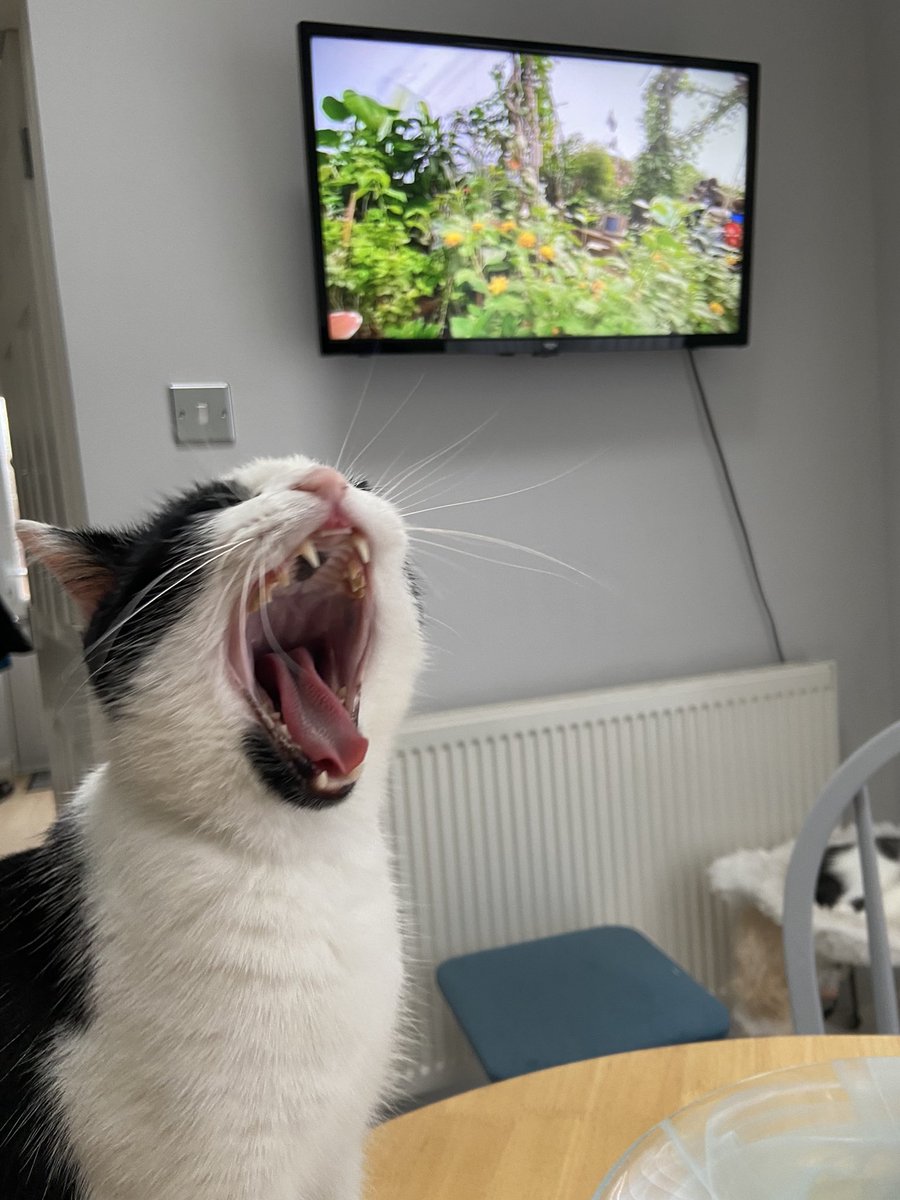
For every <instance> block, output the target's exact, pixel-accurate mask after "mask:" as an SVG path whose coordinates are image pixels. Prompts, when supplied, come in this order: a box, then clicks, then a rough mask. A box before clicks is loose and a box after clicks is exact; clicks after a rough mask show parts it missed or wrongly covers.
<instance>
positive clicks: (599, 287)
mask: <svg viewBox="0 0 900 1200" xmlns="http://www.w3.org/2000/svg"><path fill="white" fill-rule="evenodd" d="M605 287H606V284H605V283H604V282H603V280H602V279H595V280H594V282H593V283H592V284H591V291H592V292H593V293H594V295H595V296H599V295H600V293H601V292H602V291H603V289H604V288H605Z"/></svg>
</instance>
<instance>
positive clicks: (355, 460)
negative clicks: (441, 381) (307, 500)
mask: <svg viewBox="0 0 900 1200" xmlns="http://www.w3.org/2000/svg"><path fill="white" fill-rule="evenodd" d="M424 380H425V372H424V371H423V372H422V374H421V375H420V376H419V378H418V379H417V380H416V382H415V383H414V384H413V386H412V387H411V388H410V390H409V392H408V393H407V395H406V398H405V399H404V400H402V401H401V403H400V404H399V405H398V406H397V408H395V409H394V411H393V413H391V415H390V416H389V417H388V419H387V420H386V421H385V423H384V424H383V425H382V426H381V428H380V429H379V430H378V432H377V433H376V434H375V436H374V437H371V438H369V440H368V441H367V442H366V444H365V445H364V446H363V448H362V450H360V452H359V453H358V454H355V455H354V456H353V458H352V459H351V461H350V464H349V466H348V467H347V469H346V471H345V472H344V474H345V475H350V474H351V473H352V471H353V468H354V467H355V466H356V464H357V463H358V462H359V460H360V459H361V458H362V456H363V455H364V454H365V452H366V451H367V450H368V449H370V447H372V446H373V445H374V444H375V443H376V442H377V441H378V439H379V438H380V437H381V435H382V434H383V433H384V431H385V430H386V429H387V428H388V427H389V425H390V424H391V422H392V421H394V420H395V419H396V418H397V417H399V415H400V414H401V413H402V412H403V410H404V408H406V406H407V404H409V402H410V400H412V398H413V396H414V395H415V394H416V392H417V391H418V390H419V388H420V387H421V386H422V384H423V382H424Z"/></svg>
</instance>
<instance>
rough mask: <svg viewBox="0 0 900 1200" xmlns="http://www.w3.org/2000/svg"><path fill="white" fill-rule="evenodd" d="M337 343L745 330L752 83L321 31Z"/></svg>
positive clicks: (323, 165) (325, 205)
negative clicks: (743, 275)
mask: <svg viewBox="0 0 900 1200" xmlns="http://www.w3.org/2000/svg"><path fill="white" fill-rule="evenodd" d="M312 66H313V92H314V103H315V114H316V116H315V124H316V140H317V165H318V181H319V199H320V205H321V220H322V237H323V243H324V246H323V249H324V257H325V276H326V278H325V286H326V292H327V301H328V334H329V337H330V338H331V339H333V340H342V339H349V338H356V339H360V338H365V339H373V338H374V339H385V338H387V339H395V338H401V339H419V338H454V339H461V338H501V339H511V338H542V339H555V338H563V337H609V336H613V337H615V336H629V335H633V336H668V335H671V334H716V333H721V334H728V333H735V332H737V331H738V329H739V324H740V322H739V316H740V295H741V272H742V262H743V240H744V239H743V235H744V190H745V186H746V166H747V164H746V151H747V127H748V111H747V104H748V80H747V77H746V76H743V75H735V74H732V73H730V72H722V71H701V70H694V69H685V68H682V67H673V66H656V65H652V64H649V65H648V64H644V63H641V64H636V63H621V62H609V61H600V60H597V59H582V58H574V57H573V58H570V57H556V56H553V57H550V56H538V55H531V54H523V53H505V52H503V51H497V50H494V51H491V50H471V49H464V48H459V47H451V46H421V45H416V44H411V43H397V42H373V41H368V40H348V39H343V38H342V39H337V38H332V37H328V38H320V37H316V38H314V39H313V41H312Z"/></svg>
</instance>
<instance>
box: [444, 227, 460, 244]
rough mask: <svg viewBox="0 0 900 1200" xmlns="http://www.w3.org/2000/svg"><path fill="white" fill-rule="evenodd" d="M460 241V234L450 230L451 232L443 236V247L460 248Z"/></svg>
mask: <svg viewBox="0 0 900 1200" xmlns="http://www.w3.org/2000/svg"><path fill="white" fill-rule="evenodd" d="M462 240H463V235H462V234H461V233H457V232H456V231H455V230H452V229H451V231H450V232H449V233H445V234H444V245H445V246H461V245H462Z"/></svg>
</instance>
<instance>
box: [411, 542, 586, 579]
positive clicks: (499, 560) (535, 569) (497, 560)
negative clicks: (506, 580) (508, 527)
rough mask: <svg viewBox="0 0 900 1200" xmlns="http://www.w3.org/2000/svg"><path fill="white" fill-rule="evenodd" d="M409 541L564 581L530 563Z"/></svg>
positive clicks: (460, 548)
mask: <svg viewBox="0 0 900 1200" xmlns="http://www.w3.org/2000/svg"><path fill="white" fill-rule="evenodd" d="M410 541H411V542H413V543H415V545H417V546H434V547H435V548H436V549H438V550H448V551H449V552H450V553H451V554H462V555H464V556H465V557H466V558H476V559H478V561H479V562H487V563H494V564H495V565H496V566H498V567H512V568H513V570H516V571H531V572H532V574H534V575H552V576H553V578H554V579H566V578H567V576H565V575H561V574H560V572H559V571H549V570H548V569H547V568H546V567H533V566H531V565H530V563H516V562H510V561H509V560H508V559H505V558H491V557H490V555H488V554H477V553H476V552H475V551H474V550H463V549H462V547H461V546H445V545H444V544H443V543H442V542H430V541H428V539H427V538H419V537H411V538H410Z"/></svg>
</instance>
